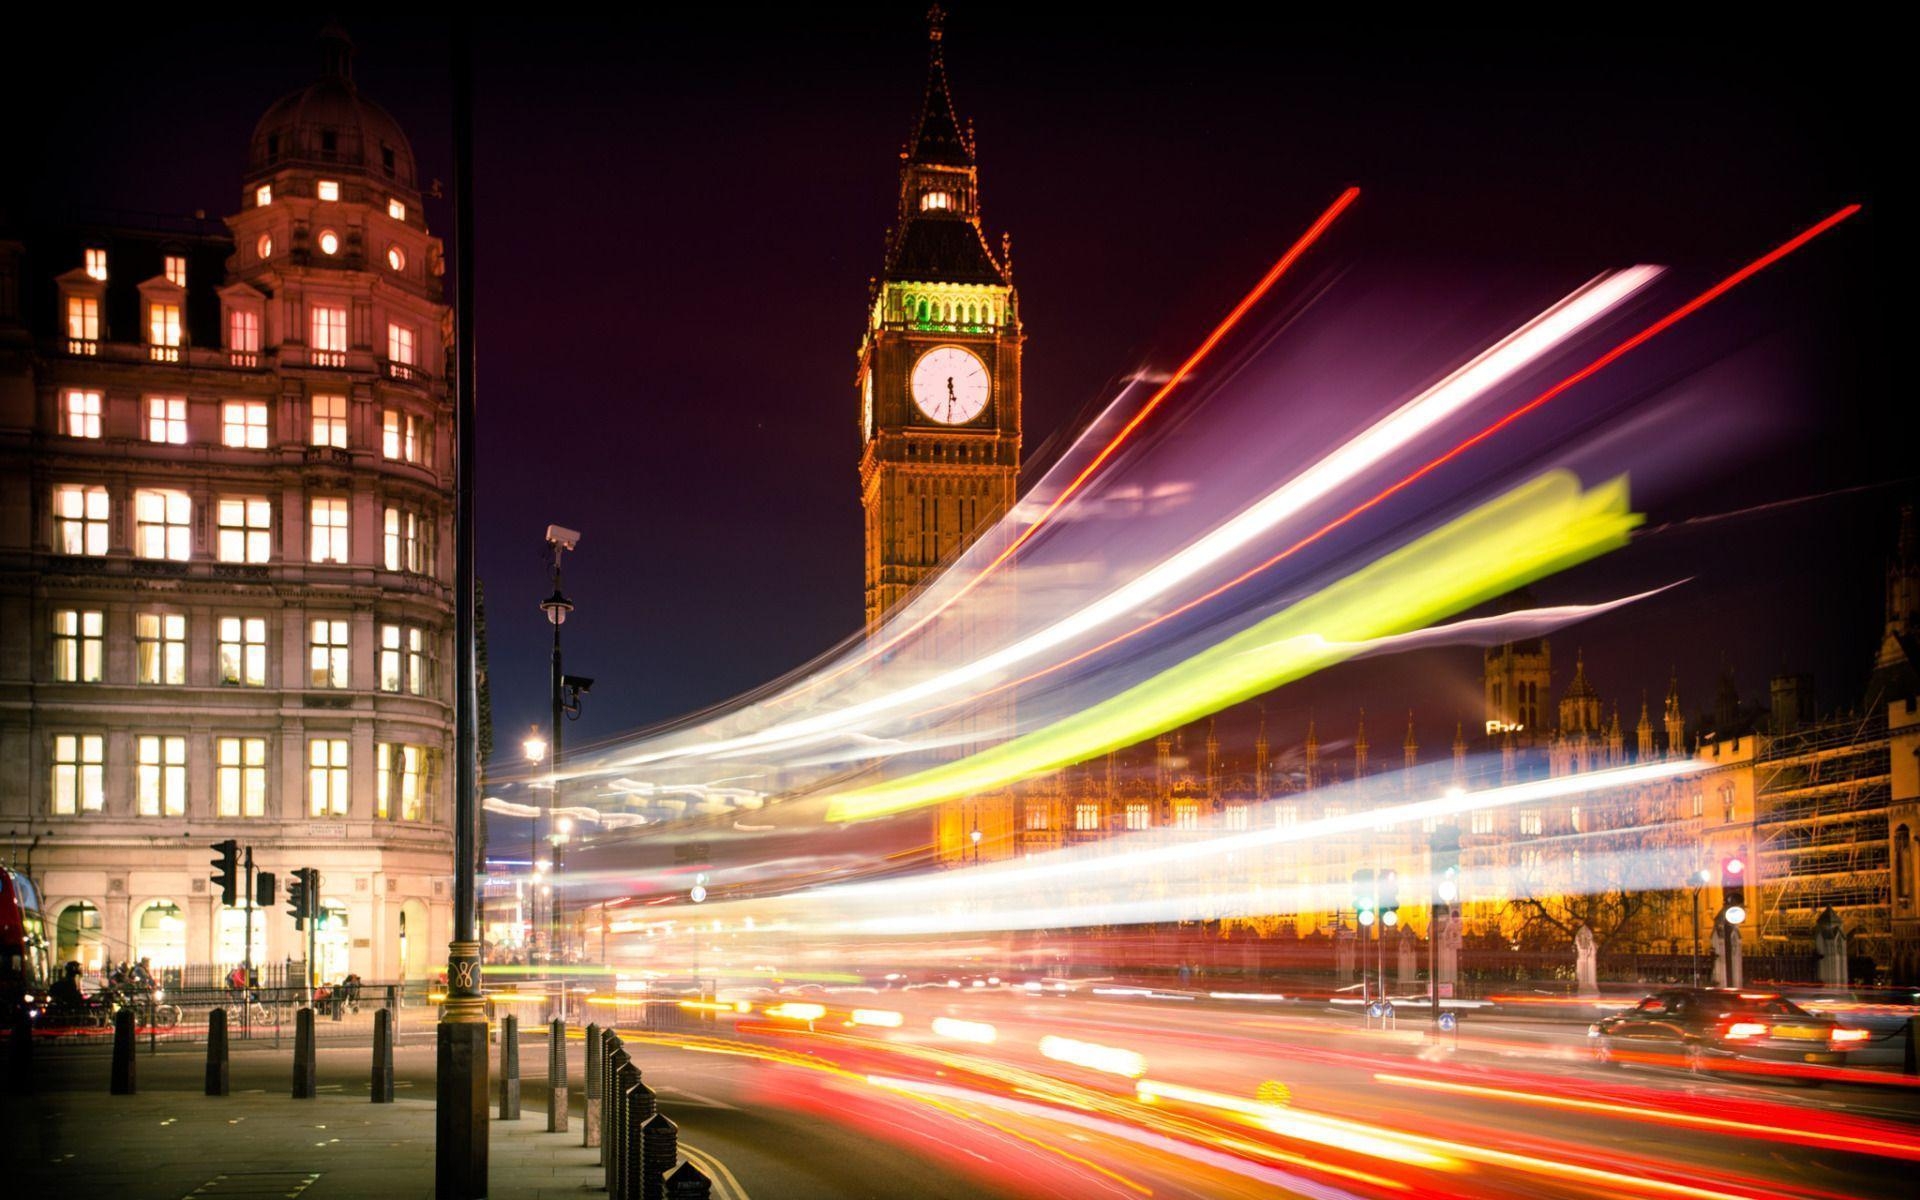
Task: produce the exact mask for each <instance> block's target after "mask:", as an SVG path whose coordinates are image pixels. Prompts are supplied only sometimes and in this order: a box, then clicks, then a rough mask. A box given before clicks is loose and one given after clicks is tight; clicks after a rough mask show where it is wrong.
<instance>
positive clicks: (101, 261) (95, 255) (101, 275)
mask: <svg viewBox="0 0 1920 1200" xmlns="http://www.w3.org/2000/svg"><path fill="white" fill-rule="evenodd" d="M87 275H88V276H89V277H90V278H93V279H98V280H99V281H100V282H102V283H105V282H106V280H107V252H106V251H105V250H97V249H96V250H88V251H87Z"/></svg>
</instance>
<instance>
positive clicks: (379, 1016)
mask: <svg viewBox="0 0 1920 1200" xmlns="http://www.w3.org/2000/svg"><path fill="white" fill-rule="evenodd" d="M367 1098H368V1099H370V1100H372V1101H373V1102H374V1103H375V1104H392V1103H393V1009H391V1008H383V1009H381V1010H380V1011H379V1012H376V1013H374V1014H373V1072H372V1074H371V1076H370V1077H369V1078H368V1080H367Z"/></svg>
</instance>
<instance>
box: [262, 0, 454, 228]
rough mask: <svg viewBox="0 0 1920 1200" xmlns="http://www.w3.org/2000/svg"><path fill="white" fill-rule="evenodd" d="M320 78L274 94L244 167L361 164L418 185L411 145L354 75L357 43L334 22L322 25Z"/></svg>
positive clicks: (373, 173)
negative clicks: (363, 91) (363, 92)
mask: <svg viewBox="0 0 1920 1200" xmlns="http://www.w3.org/2000/svg"><path fill="white" fill-rule="evenodd" d="M320 42H321V47H322V69H321V73H320V78H319V79H317V80H315V81H314V82H312V83H310V84H308V85H307V86H306V87H303V88H301V89H300V90H298V91H295V92H290V93H288V94H287V95H285V96H282V97H281V98H280V99H279V100H277V101H275V102H274V103H273V105H272V106H271V107H269V108H268V109H267V111H266V114H265V115H264V116H262V117H261V118H260V121H259V124H257V125H255V126H254V127H253V144H252V148H251V152H250V153H249V155H248V161H247V174H248V176H249V178H250V179H251V178H256V177H259V176H264V175H268V174H271V173H272V172H274V171H277V170H279V169H280V168H282V167H285V166H289V165H300V166H311V167H317V168H322V169H327V168H332V169H337V170H344V171H357V172H360V173H362V174H365V175H367V176H369V177H371V178H373V179H376V180H385V181H388V183H389V184H390V185H391V186H397V187H400V188H404V189H406V190H407V191H418V190H419V185H418V184H417V183H416V181H415V178H414V170H413V147H412V146H411V145H410V144H409V143H408V141H407V135H406V134H405V133H403V132H401V129H400V123H399V122H398V121H395V120H394V119H393V117H392V116H391V115H389V114H388V112H387V110H386V109H384V108H381V107H380V106H379V105H378V104H375V103H374V102H373V101H371V100H369V99H367V98H366V97H364V96H362V95H361V94H360V92H359V89H358V88H356V87H355V86H354V83H353V43H352V42H351V41H350V40H349V39H348V38H347V35H346V33H345V32H344V31H342V30H340V29H339V28H338V27H337V26H330V27H328V28H327V29H326V30H324V31H322V32H321V35H320Z"/></svg>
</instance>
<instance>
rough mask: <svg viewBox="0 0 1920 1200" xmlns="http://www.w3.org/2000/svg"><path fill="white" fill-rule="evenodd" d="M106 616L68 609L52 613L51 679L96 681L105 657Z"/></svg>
mask: <svg viewBox="0 0 1920 1200" xmlns="http://www.w3.org/2000/svg"><path fill="white" fill-rule="evenodd" d="M105 628H106V617H105V616H104V615H103V614H101V613H97V612H79V611H75V610H74V609H71V608H63V609H59V610H58V611H56V612H55V613H54V614H53V678H54V680H55V681H56V682H59V683H99V682H100V678H101V674H100V669H101V664H102V662H103V661H104V660H105V652H104V649H103V647H104V645H105V643H104V631H105Z"/></svg>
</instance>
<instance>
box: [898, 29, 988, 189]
mask: <svg viewBox="0 0 1920 1200" xmlns="http://www.w3.org/2000/svg"><path fill="white" fill-rule="evenodd" d="M946 20H947V13H946V10H945V9H943V8H941V7H940V6H939V5H938V4H936V5H934V6H933V7H932V8H930V9H928V10H927V91H926V96H925V97H924V98H923V99H922V100H921V103H920V120H919V122H918V123H917V124H916V125H915V126H914V129H913V140H912V141H911V142H909V143H908V145H907V161H908V162H912V163H921V164H927V165H937V166H947V167H970V166H972V165H973V161H974V159H973V138H972V137H971V136H970V135H969V131H967V130H965V129H963V128H962V127H961V125H960V118H959V117H958V116H956V115H955V114H954V111H953V92H952V90H951V89H950V88H949V87H948V86H947V58H946V49H945V37H946V31H945V28H944V27H945V24H946Z"/></svg>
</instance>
